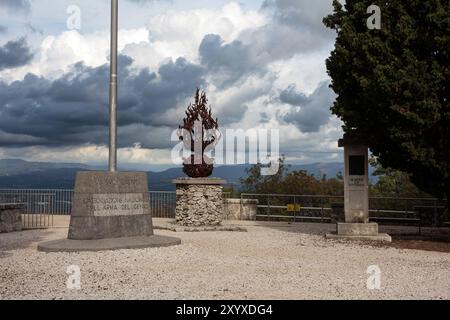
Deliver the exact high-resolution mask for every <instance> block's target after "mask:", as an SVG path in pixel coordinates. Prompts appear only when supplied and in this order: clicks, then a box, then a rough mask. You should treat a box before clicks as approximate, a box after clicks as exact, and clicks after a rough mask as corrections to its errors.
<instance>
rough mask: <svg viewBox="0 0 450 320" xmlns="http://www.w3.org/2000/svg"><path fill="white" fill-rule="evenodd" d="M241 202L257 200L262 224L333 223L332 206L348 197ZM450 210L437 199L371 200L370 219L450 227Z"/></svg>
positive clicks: (269, 196)
mask: <svg viewBox="0 0 450 320" xmlns="http://www.w3.org/2000/svg"><path fill="white" fill-rule="evenodd" d="M241 199H257V200H258V202H259V204H258V212H257V218H258V219H262V220H277V219H278V220H293V221H305V220H306V221H317V222H330V221H331V220H332V205H336V204H341V205H343V203H344V196H327V195H294V194H256V193H242V194H241ZM288 205H293V206H294V208H295V207H296V206H297V205H298V206H299V208H300V210H294V211H292V212H288ZM446 207H447V200H438V199H435V198H393V197H370V198H369V216H370V219H371V220H372V221H378V222H390V223H395V222H411V223H419V224H429V225H432V226H437V225H438V224H446V225H448V224H449V223H448V222H446V221H444V220H443V219H447V221H448V216H447V217H442V214H443V213H444V211H445V208H446Z"/></svg>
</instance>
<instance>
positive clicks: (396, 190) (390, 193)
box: [369, 157, 430, 198]
mask: <svg viewBox="0 0 450 320" xmlns="http://www.w3.org/2000/svg"><path fill="white" fill-rule="evenodd" d="M369 163H370V165H371V166H372V167H374V168H375V171H374V172H373V173H372V176H376V177H378V181H377V183H375V184H374V185H372V186H370V195H371V196H374V197H397V198H401V197H407V198H427V197H430V195H429V194H427V193H425V192H423V191H420V190H419V189H418V188H417V187H416V186H415V185H414V184H413V183H412V182H411V180H410V178H409V175H408V174H407V173H405V172H402V171H399V170H394V169H391V168H383V166H381V164H380V163H379V162H378V160H377V159H376V158H375V157H372V158H370V159H369Z"/></svg>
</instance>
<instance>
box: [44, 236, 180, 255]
mask: <svg viewBox="0 0 450 320" xmlns="http://www.w3.org/2000/svg"><path fill="white" fill-rule="evenodd" d="M179 244H181V240H180V239H178V238H174V237H166V236H157V235H153V236H150V237H132V238H112V239H98V240H70V239H62V240H55V241H48V242H44V243H41V244H39V245H38V251H41V252H81V251H94V252H95V251H107V250H123V249H144V248H157V247H169V246H174V245H179Z"/></svg>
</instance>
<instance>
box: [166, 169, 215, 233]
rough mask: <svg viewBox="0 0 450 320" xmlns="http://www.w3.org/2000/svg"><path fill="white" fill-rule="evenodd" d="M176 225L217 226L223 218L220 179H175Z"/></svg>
mask: <svg viewBox="0 0 450 320" xmlns="http://www.w3.org/2000/svg"><path fill="white" fill-rule="evenodd" d="M174 183H175V184H176V186H177V204H176V210H175V211H176V213H175V218H176V223H177V225H180V226H186V227H200V226H218V225H220V223H221V222H222V217H223V198H222V192H223V188H222V184H223V183H224V181H223V180H220V179H213V178H209V179H188V178H185V179H177V180H174Z"/></svg>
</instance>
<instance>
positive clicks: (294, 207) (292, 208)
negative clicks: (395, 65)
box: [287, 204, 302, 212]
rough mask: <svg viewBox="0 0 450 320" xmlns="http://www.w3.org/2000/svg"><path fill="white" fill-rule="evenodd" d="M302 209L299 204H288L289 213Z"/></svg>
mask: <svg viewBox="0 0 450 320" xmlns="http://www.w3.org/2000/svg"><path fill="white" fill-rule="evenodd" d="M301 209H302V206H301V205H299V204H288V205H287V211H288V212H298V211H300V210H301Z"/></svg>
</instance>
